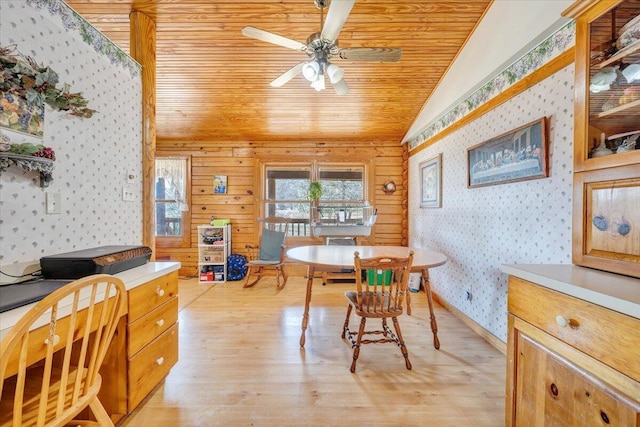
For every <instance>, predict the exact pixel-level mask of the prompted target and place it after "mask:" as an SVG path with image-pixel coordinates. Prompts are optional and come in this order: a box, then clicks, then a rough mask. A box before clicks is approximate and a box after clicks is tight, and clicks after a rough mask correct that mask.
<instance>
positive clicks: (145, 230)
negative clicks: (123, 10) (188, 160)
mask: <svg viewBox="0 0 640 427" xmlns="http://www.w3.org/2000/svg"><path fill="white" fill-rule="evenodd" d="M130 19H131V56H132V57H133V58H134V59H135V60H136V61H138V62H139V63H140V65H142V177H143V178H142V210H143V211H142V224H143V225H142V243H143V244H144V245H146V246H149V247H150V248H151V249H153V253H154V254H155V215H154V205H155V203H154V193H155V192H154V189H155V188H154V186H155V155H156V90H155V88H156V25H155V23H154V22H153V21H152V20H151V19H150V18H149V17H148V16H146V15H144V14H143V13H140V12H135V11H134V12H131V15H130Z"/></svg>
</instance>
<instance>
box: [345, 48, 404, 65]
mask: <svg viewBox="0 0 640 427" xmlns="http://www.w3.org/2000/svg"><path fill="white" fill-rule="evenodd" d="M338 55H339V56H340V58H341V59H350V60H352V61H377V62H398V61H399V60H400V57H401V56H402V49H400V48H393V47H346V48H344V49H340V52H339V54H338Z"/></svg>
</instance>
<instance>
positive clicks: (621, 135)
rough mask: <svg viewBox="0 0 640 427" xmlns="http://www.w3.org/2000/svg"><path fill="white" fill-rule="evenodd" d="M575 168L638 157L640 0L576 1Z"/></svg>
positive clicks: (611, 164)
mask: <svg viewBox="0 0 640 427" xmlns="http://www.w3.org/2000/svg"><path fill="white" fill-rule="evenodd" d="M578 3H580V4H581V5H582V6H584V4H585V3H590V4H592V6H591V7H590V8H588V9H586V10H585V9H584V8H582V9H577V8H576V7H574V8H573V9H569V10H568V11H567V12H565V13H567V14H568V13H570V12H574V13H577V15H569V17H572V18H575V19H576V64H575V68H576V82H575V88H576V94H575V108H576V111H575V137H576V139H575V143H576V152H575V154H576V156H575V171H576V172H580V171H587V170H594V169H601V168H606V167H615V166H619V165H624V164H630V163H637V162H639V161H640V151H638V150H636V148H638V149H640V1H637V0H626V1H611V0H604V1H599V2H585V1H581V2H578Z"/></svg>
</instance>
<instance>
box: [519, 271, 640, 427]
mask: <svg viewBox="0 0 640 427" xmlns="http://www.w3.org/2000/svg"><path fill="white" fill-rule="evenodd" d="M508 310H509V315H508V328H509V329H508V340H507V404H506V425H507V426H523V427H524V426H526V427H538V426H563V427H571V426H573V427H588V426H606V425H611V426H625V427H628V426H640V363H638V360H639V359H638V348H640V320H639V319H637V318H635V317H632V316H629V315H626V314H622V313H619V312H616V311H613V310H610V309H607V308H604V307H601V306H598V305H595V304H592V303H589V302H586V301H584V300H581V299H577V298H575V297H572V296H569V295H566V294H563V293H560V292H557V291H554V290H551V289H547V288H544V287H541V286H539V285H537V284H535V283H532V282H529V281H526V280H522V279H520V278H517V277H514V276H510V277H509V291H508Z"/></svg>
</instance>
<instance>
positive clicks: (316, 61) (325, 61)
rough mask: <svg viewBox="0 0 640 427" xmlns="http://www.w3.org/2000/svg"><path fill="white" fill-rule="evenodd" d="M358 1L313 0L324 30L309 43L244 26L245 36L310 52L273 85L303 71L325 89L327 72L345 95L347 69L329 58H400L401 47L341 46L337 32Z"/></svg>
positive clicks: (281, 83) (319, 86)
mask: <svg viewBox="0 0 640 427" xmlns="http://www.w3.org/2000/svg"><path fill="white" fill-rule="evenodd" d="M329 2H330V4H329ZM355 2H356V0H314V3H315V5H316V7H317V8H318V9H320V26H321V31H320V32H319V33H313V34H311V35H310V36H309V37H308V38H307V43H306V44H305V43H301V42H298V41H295V40H292V39H289V38H287V37H283V36H280V35H278V34H274V33H270V32H268V31H264V30H260V29H258V28H255V27H250V26H247V27H244V28H243V29H242V34H243V35H244V36H246V37H251V38H253V39H256V40H261V41H265V42H267V43H273V44H276V45H278V46H282V47H286V48H289V49H293V50H298V51H301V52H304V53H306V54H307V55H308V56H309V59H308V60H306V61H302V62H300V63H298V64H296V65H294V66H293V67H291V68H290V69H289V70H287V71H285V72H284V73H283V74H282V75H280V77H278V78H277V79H275V80H273V81H272V82H271V83H270V85H271V86H272V87H280V86H282V85H284V84H285V83H287V82H288V81H289V80H291V79H293V78H294V77H295V76H297V75H298V74H300V73H302V75H303V76H304V78H305V79H307V80H308V81H309V82H311V87H312V88H314V89H315V90H317V91H321V90H324V89H325V74H326V76H327V77H328V78H329V81H330V82H331V84H332V86H333V89H334V90H335V91H336V93H337V94H338V95H346V94H347V93H349V86H347V84H346V83H345V81H344V79H343V76H344V70H343V69H342V68H340V67H338V66H337V65H335V64H332V63H331V62H329V60H330V59H332V58H340V59H347V60H353V61H375V62H397V61H399V60H400V57H401V56H402V49H399V48H383V47H347V48H341V47H339V46H338V35H339V34H340V30H342V26H343V25H344V23H345V22H346V20H347V18H348V17H349V13H350V12H351V8H353V5H354V4H355ZM327 5H329V11H328V12H327V19H326V20H325V21H324V24H323V20H322V15H323V10H324V8H325V7H327Z"/></svg>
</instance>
